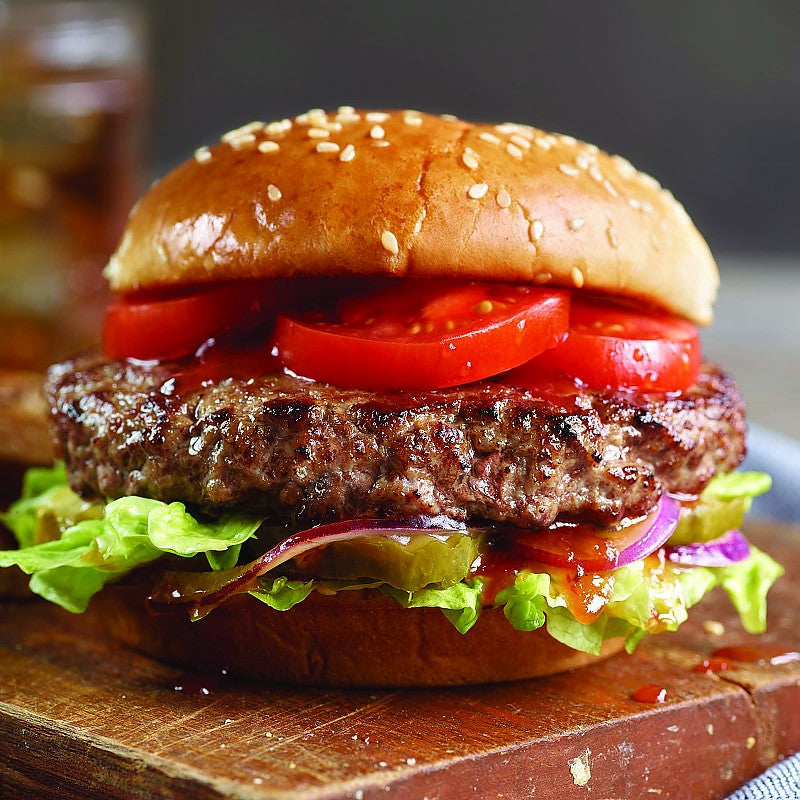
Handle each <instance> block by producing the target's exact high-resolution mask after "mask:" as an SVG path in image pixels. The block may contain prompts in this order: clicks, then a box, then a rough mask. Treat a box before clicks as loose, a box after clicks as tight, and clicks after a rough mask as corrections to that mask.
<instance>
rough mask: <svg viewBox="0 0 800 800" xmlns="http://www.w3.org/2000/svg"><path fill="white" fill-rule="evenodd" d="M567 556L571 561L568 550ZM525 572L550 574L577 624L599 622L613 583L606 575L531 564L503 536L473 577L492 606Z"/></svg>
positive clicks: (577, 568) (491, 545) (521, 550)
mask: <svg viewBox="0 0 800 800" xmlns="http://www.w3.org/2000/svg"><path fill="white" fill-rule="evenodd" d="M576 549H578V548H577V547H576ZM564 557H565V560H570V555H569V553H568V552H566V551H565V554H564ZM522 571H530V572H539V573H542V572H546V573H548V574H549V575H550V577H551V579H552V580H553V581H554V583H556V584H557V585H558V588H559V589H560V590H561V592H562V593H563V594H564V597H565V598H566V601H567V607H568V608H569V610H570V612H571V613H572V615H573V616H574V617H575V619H577V620H578V622H581V623H584V624H587V625H588V624H591V623H592V622H594V621H595V620H596V619H597V617H598V616H599V615H600V612H601V611H602V610H603V608H604V607H605V605H606V604H607V603H608V600H609V597H610V595H611V589H612V582H611V581H609V580H608V578H607V576H606V575H605V574H603V573H591V572H585V571H584V570H583V569H582V568H581V567H580V566H579V565H575V564H572V565H570V566H565V567H554V566H551V565H544V564H540V563H538V562H531V561H530V556H529V554H528V553H527V552H526V550H525V549H524V548H523V547H522V546H520V545H519V544H518V543H516V542H515V541H514V540H513V539H504V538H503V537H502V536H497V537H496V538H495V539H493V540H492V541H491V542H490V543H489V547H488V548H487V550H486V551H484V552H483V553H482V554H481V557H480V563H479V565H478V566H477V567H476V568H475V569H474V572H473V574H474V575H475V577H479V578H482V579H483V580H484V583H485V589H484V601H485V602H486V603H488V604H491V603H493V602H494V601H495V598H496V597H497V595H498V594H499V592H501V591H502V590H503V589H506V588H507V587H509V586H512V585H513V584H514V581H515V579H516V577H517V575H518V574H519V573H520V572H522Z"/></svg>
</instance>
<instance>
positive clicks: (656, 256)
mask: <svg viewBox="0 0 800 800" xmlns="http://www.w3.org/2000/svg"><path fill="white" fill-rule="evenodd" d="M354 274H360V275H386V276H397V277H419V278H423V277H427V278H433V277H439V278H441V277H453V278H459V279H461V278H463V279H481V280H499V281H515V282H519V281H522V282H535V283H537V284H542V285H545V284H549V285H555V286H567V287H576V288H581V289H584V290H592V291H598V292H604V293H610V294H613V295H619V296H624V297H631V298H634V299H638V300H640V301H643V302H644V303H646V304H648V305H652V306H655V307H658V308H662V309H665V310H667V311H670V312H673V313H675V314H678V315H681V316H683V317H686V318H688V319H691V320H693V321H695V322H697V323H700V324H707V323H708V322H710V321H711V316H712V314H711V304H712V302H713V300H714V296H715V294H716V289H717V284H718V274H717V268H716V265H715V263H714V259H713V257H712V255H711V253H710V251H709V249H708V246H707V245H706V243H705V241H704V240H703V238H702V237H701V236H700V234H699V233H698V231H697V229H696V228H695V227H694V225H693V224H692V222H691V220H690V219H689V217H688V215H687V214H686V212H685V211H684V209H683V207H682V206H681V205H680V204H679V203H678V202H677V201H676V200H675V199H674V198H673V197H672V195H671V194H670V193H669V192H667V191H665V190H664V189H662V188H661V187H660V186H659V184H658V183H657V182H656V181H655V180H654V179H653V178H651V177H649V176H648V175H645V174H643V173H641V172H638V171H637V170H636V169H634V168H633V167H632V166H631V165H630V164H629V163H628V162H627V161H625V160H624V159H622V158H619V157H618V156H609V155H607V154H606V153H603V152H601V151H599V150H598V149H597V148H596V147H594V146H593V145H589V144H585V143H583V142H579V141H576V140H575V139H573V138H572V137H570V136H559V135H554V134H548V133H545V132H543V131H540V130H537V129H536V128H531V127H528V126H525V125H515V124H510V123H505V124H502V125H482V124H474V123H469V122H464V121H462V120H458V119H454V118H452V117H449V116H446V117H440V116H432V115H428V114H422V113H418V112H409V111H392V112H380V111H371V112H369V111H354V110H352V109H351V108H349V107H343V108H341V109H340V110H339V111H338V112H336V113H332V114H325V113H324V112H322V111H320V110H314V111H311V112H308V113H307V114H303V115H300V116H299V117H296V118H295V119H294V120H282V121H280V122H275V123H269V124H267V125H264V124H262V123H250V124H249V125H245V126H244V127H242V128H239V129H238V130H236V131H230V132H229V133H227V134H225V136H223V137H222V142H220V143H219V144H217V145H215V146H213V147H210V148H207V147H204V148H200V149H199V150H197V151H196V153H195V156H194V157H193V158H191V159H189V160H188V161H187V162H185V163H184V164H182V165H181V166H179V167H178V168H177V169H175V170H174V171H173V172H171V173H169V174H168V175H167V176H166V177H164V178H163V179H162V180H161V181H159V182H158V183H156V184H155V186H153V188H152V189H151V190H150V192H149V193H148V194H147V195H145V197H144V198H142V200H141V201H140V203H139V204H138V205H137V206H136V208H135V209H134V211H133V212H132V214H131V217H130V220H129V223H128V227H127V229H126V231H125V234H124V236H123V238H122V241H121V243H120V246H119V249H118V250H117V252H116V253H115V254H114V256H113V257H112V258H111V261H110V262H109V264H108V267H107V268H106V275H107V277H108V279H109V281H110V283H111V286H112V288H113V289H114V290H115V291H118V292H123V293H124V292H130V291H133V290H136V289H140V288H155V287H159V286H172V285H181V284H197V283H204V282H210V281H223V280H230V279H237V278H251V277H271V276H293V275H354Z"/></svg>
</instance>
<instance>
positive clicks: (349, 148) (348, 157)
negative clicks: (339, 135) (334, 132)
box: [339, 144, 356, 161]
mask: <svg viewBox="0 0 800 800" xmlns="http://www.w3.org/2000/svg"><path fill="white" fill-rule="evenodd" d="M355 157H356V149H355V147H353V145H352V144H348V145H346V146H345V148H344V150H342V152H341V153H339V161H352V160H353V159H354V158H355Z"/></svg>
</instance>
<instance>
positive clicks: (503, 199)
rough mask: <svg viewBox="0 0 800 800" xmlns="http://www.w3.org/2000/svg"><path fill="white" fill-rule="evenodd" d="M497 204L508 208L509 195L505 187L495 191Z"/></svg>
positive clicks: (509, 202) (509, 203)
mask: <svg viewBox="0 0 800 800" xmlns="http://www.w3.org/2000/svg"><path fill="white" fill-rule="evenodd" d="M497 205H499V206H500V208H508V207H509V206H510V205H511V195H510V194H509V193H508V190H507V189H501V190H500V191H499V192H498V193H497Z"/></svg>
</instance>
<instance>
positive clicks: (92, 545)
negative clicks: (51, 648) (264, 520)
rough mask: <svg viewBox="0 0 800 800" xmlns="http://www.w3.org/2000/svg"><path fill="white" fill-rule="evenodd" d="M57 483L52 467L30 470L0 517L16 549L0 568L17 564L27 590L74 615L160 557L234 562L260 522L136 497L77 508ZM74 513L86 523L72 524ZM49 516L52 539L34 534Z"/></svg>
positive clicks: (2, 555)
mask: <svg viewBox="0 0 800 800" xmlns="http://www.w3.org/2000/svg"><path fill="white" fill-rule="evenodd" d="M64 480H65V478H64V476H63V471H60V470H59V468H58V467H56V468H55V469H53V470H49V471H48V470H41V471H35V472H34V476H33V478H31V479H30V480H29V481H28V482H27V484H26V488H25V490H24V493H23V497H22V499H20V500H19V501H18V502H17V503H15V504H14V505H13V506H12V507H11V508H10V509H9V511H8V513H7V514H5V515H4V517H3V522H4V523H5V524H6V525H8V526H9V527H10V528H11V530H12V531H13V532H14V533H15V535H16V536H17V539H18V540H19V542H20V549H19V550H6V551H0V567H10V566H14V565H16V566H18V567H19V568H20V569H21V570H22V571H23V572H25V573H27V574H28V575H31V576H32V577H31V581H30V588H31V591H33V592H35V593H36V594H39V595H41V596H42V597H44V598H45V599H47V600H50V601H51V602H53V603H57V604H58V605H60V606H62V607H63V608H66V609H67V610H69V611H73V612H76V613H79V612H81V611H84V610H85V609H86V607H87V606H88V604H89V601H90V599H91V598H92V596H93V595H94V594H96V593H97V592H98V591H100V589H101V588H102V587H103V586H104V584H106V583H107V582H108V581H110V580H114V579H116V578H118V577H120V576H121V575H124V574H125V573H127V572H130V571H131V570H132V569H134V568H136V567H139V566H142V565H143V564H147V563H149V562H151V561H154V560H156V559H157V558H160V557H161V556H163V555H165V554H167V553H169V554H172V555H176V556H181V557H184V558H190V557H192V556H195V555H198V554H200V553H205V554H206V557H207V558H208V559H209V561H210V562H215V563H217V564H219V565H220V566H226V565H229V562H233V563H235V560H236V558H238V555H239V548H240V547H241V544H242V543H243V542H244V541H246V540H247V539H249V538H251V537H252V536H254V535H255V532H256V530H257V529H258V527H259V526H260V524H261V521H260V520H258V519H252V518H250V517H246V516H241V515H227V516H225V517H222V518H220V519H219V520H216V521H213V522H201V521H199V520H198V519H196V518H195V517H193V516H192V515H191V514H189V513H188V512H187V511H186V508H185V507H184V505H183V504H182V503H162V502H160V501H158V500H149V499H147V498H143V497H123V498H120V499H119V500H113V501H111V502H109V503H107V504H106V505H105V506H100V505H86V504H84V505H86V507H85V508H84V507H83V506H80V507H79V506H77V505H76V503H83V501H82V500H80V498H77V495H75V494H74V493H72V492H70V491H69V489H68V488H66V487H65V486H64V485H63V481H64ZM59 481H62V484H59ZM34 491H40V494H38V495H34V494H33V492H34ZM98 514H99V518H95V517H98ZM82 515H83V516H84V517H88V518H83V519H76V517H80V516H82ZM52 519H57V520H58V521H59V523H60V524H61V525H62V526H63V527H62V529H61V530H60V538H49V537H48V536H47V535H43V534H42V525H43V521H48V520H52ZM46 524H47V525H49V524H50V523H49V522H47V523H46ZM229 550H230V551H232V552H231V553H230V554H229V555H225V554H226V553H228V551H229ZM212 554H213V555H212ZM212 566H214V563H212Z"/></svg>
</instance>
